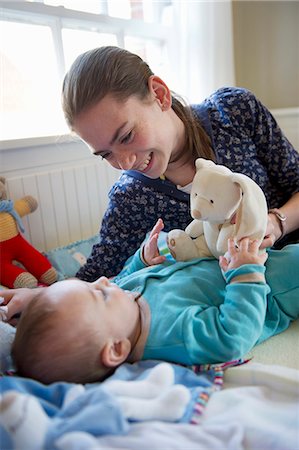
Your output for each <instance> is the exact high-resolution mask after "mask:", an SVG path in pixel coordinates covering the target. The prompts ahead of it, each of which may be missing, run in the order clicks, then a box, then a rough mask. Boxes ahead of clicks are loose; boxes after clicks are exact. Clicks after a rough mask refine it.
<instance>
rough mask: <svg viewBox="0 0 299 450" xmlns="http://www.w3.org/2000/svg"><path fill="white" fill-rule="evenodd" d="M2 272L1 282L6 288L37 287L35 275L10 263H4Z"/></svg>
mask: <svg viewBox="0 0 299 450" xmlns="http://www.w3.org/2000/svg"><path fill="white" fill-rule="evenodd" d="M0 271H1V278H0V281H1V284H3V285H4V286H7V287H9V288H14V289H17V288H20V287H28V288H35V287H36V286H37V279H36V278H35V277H34V276H33V275H31V274H30V273H28V272H27V271H26V270H24V269H23V268H21V267H19V266H16V265H15V264H12V262H10V261H9V262H7V261H2V263H1V269H0Z"/></svg>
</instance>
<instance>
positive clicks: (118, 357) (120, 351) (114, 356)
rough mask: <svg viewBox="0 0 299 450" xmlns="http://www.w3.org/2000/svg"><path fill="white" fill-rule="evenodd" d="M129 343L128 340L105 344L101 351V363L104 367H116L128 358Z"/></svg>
mask: <svg viewBox="0 0 299 450" xmlns="http://www.w3.org/2000/svg"><path fill="white" fill-rule="evenodd" d="M130 351H131V342H130V341H129V339H126V338H125V339H122V340H120V341H116V342H114V341H109V342H107V343H106V344H105V345H104V347H103V349H102V351H101V362H102V364H103V365H104V366H106V367H117V366H119V365H120V364H121V363H123V362H124V361H126V359H127V358H128V356H129V353H130Z"/></svg>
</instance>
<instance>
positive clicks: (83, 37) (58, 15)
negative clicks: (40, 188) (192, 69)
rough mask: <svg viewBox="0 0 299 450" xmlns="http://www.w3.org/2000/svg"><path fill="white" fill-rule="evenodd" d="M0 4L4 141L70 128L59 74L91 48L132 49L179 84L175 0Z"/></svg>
mask: <svg viewBox="0 0 299 450" xmlns="http://www.w3.org/2000/svg"><path fill="white" fill-rule="evenodd" d="M1 8H2V9H1V18H0V39H1V47H0V58H1V60H0V64H1V72H2V73H1V75H2V82H1V84H2V86H1V94H0V95H1V98H0V140H2V141H3V140H14V139H22V138H31V137H40V136H55V135H61V134H64V133H68V129H67V127H66V124H65V121H64V118H63V114H62V111H61V105H60V91H61V84H62V79H63V76H64V74H65V72H66V71H67V70H68V68H69V67H70V65H71V63H72V62H73V61H74V59H75V58H76V56H77V55H79V54H80V53H82V52H84V51H86V50H88V49H90V48H94V47H98V46H101V45H118V46H120V47H124V48H127V49H128V50H130V51H133V52H135V53H137V54H139V55H140V56H141V57H142V58H144V59H146V61H147V62H148V63H149V64H150V66H151V68H152V70H153V71H154V72H156V73H158V74H159V75H160V76H161V77H163V78H164V79H165V81H166V82H167V83H169V85H170V86H171V87H172V86H173V85H174V78H175V73H176V71H174V70H173V67H172V70H170V61H171V57H172V55H174V51H173V46H174V42H175V39H173V36H174V32H173V30H174V29H175V27H174V23H173V20H174V19H173V2H172V1H170V0H159V1H154V0H153V1H150V0H121V1H119V0H44V1H23V2H2V3H1Z"/></svg>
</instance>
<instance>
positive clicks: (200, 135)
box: [62, 46, 215, 159]
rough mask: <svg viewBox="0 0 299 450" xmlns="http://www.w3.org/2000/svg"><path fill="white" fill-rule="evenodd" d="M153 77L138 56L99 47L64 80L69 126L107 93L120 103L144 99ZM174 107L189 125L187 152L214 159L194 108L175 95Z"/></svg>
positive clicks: (76, 63) (79, 59) (82, 58)
mask: <svg viewBox="0 0 299 450" xmlns="http://www.w3.org/2000/svg"><path fill="white" fill-rule="evenodd" d="M152 75H154V74H153V72H152V70H151V69H150V67H149V66H148V64H147V63H146V62H145V61H143V60H142V59H141V58H140V57H139V56H138V55H135V54H134V53H131V52H129V51H127V50H125V49H122V48H119V47H113V46H108V47H99V48H95V49H93V50H89V51H87V52H85V53H83V54H82V55H79V56H78V57H77V58H76V60H75V61H74V63H73V64H72V66H71V68H70V69H69V71H68V72H67V74H66V75H65V78H64V81H63V88H62V108H63V111H64V115H65V119H66V121H67V124H68V126H69V127H70V129H73V124H74V121H75V119H76V117H77V116H78V115H79V114H80V113H82V112H83V111H85V110H87V109H88V108H90V107H92V106H94V105H95V104H96V103H98V102H99V101H100V100H102V99H103V98H104V97H105V96H106V95H107V94H112V95H113V96H114V97H115V98H116V99H118V100H126V99H127V98H129V97H130V96H131V95H135V96H138V97H139V98H140V99H141V100H142V99H144V98H145V97H146V96H147V95H148V93H149V88H148V79H149V77H150V76H152ZM172 108H173V110H174V112H175V113H176V114H177V116H178V117H179V118H180V119H181V120H182V121H183V123H184V125H185V132H186V146H185V149H184V151H186V149H187V150H188V152H189V151H190V152H191V153H192V155H193V157H194V159H196V158H198V157H204V158H207V159H214V158H215V156H214V153H213V150H212V148H211V142H210V139H209V136H208V135H207V133H206V132H205V130H204V129H203V127H202V126H201V124H200V123H199V121H198V119H195V117H194V114H193V112H192V109H191V108H190V107H189V106H187V105H184V103H183V102H182V101H181V99H179V97H178V96H177V95H176V94H174V93H173V92H172Z"/></svg>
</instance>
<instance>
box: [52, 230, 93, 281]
mask: <svg viewBox="0 0 299 450" xmlns="http://www.w3.org/2000/svg"><path fill="white" fill-rule="evenodd" d="M97 241H98V236H97V235H96V236H92V237H90V238H88V239H82V240H80V241H76V242H72V243H71V244H69V245H66V246H64V247H57V248H54V249H53V250H50V251H48V252H45V253H44V254H45V256H46V257H47V258H48V260H49V261H50V263H51V264H52V266H53V267H55V269H56V270H57V272H58V278H57V279H58V281H60V280H65V279H66V278H72V277H74V276H75V275H76V273H77V272H78V270H79V269H80V267H81V266H83V265H84V264H85V263H86V259H87V258H88V256H89V255H90V253H91V249H92V246H93V245H94V244H95V243H96V242H97Z"/></svg>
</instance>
